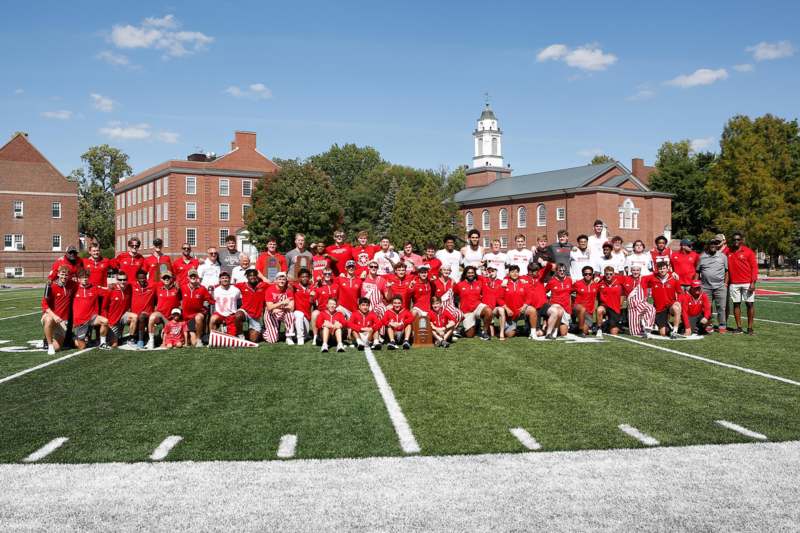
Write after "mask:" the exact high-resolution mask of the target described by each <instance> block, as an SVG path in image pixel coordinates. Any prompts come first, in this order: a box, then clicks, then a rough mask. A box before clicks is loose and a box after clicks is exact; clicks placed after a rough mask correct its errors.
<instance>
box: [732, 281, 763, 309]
mask: <svg viewBox="0 0 800 533" xmlns="http://www.w3.org/2000/svg"><path fill="white" fill-rule="evenodd" d="M728 294H730V295H731V301H732V302H733V303H735V304H738V303H741V302H748V303H752V302H755V301H756V291H751V290H750V284H749V283H731V286H730V287H729V289H728Z"/></svg>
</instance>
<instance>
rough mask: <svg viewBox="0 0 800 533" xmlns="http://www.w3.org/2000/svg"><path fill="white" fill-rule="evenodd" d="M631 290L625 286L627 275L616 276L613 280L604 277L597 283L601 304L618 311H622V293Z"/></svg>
mask: <svg viewBox="0 0 800 533" xmlns="http://www.w3.org/2000/svg"><path fill="white" fill-rule="evenodd" d="M629 292H630V291H629V290H627V289H626V287H625V276H614V277H613V278H611V281H606V280H605V278H603V279H601V280H600V281H599V282H598V283H597V295H598V298H599V299H600V305H602V306H603V307H607V308H608V309H612V310H613V311H614V312H616V313H621V312H622V295H623V294H628V293H629Z"/></svg>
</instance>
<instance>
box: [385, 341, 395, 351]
mask: <svg viewBox="0 0 800 533" xmlns="http://www.w3.org/2000/svg"><path fill="white" fill-rule="evenodd" d="M386 347H387V348H388V349H390V350H396V349H397V345H396V344H395V343H393V342H390V343H389V344H387V345H386Z"/></svg>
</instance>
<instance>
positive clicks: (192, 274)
mask: <svg viewBox="0 0 800 533" xmlns="http://www.w3.org/2000/svg"><path fill="white" fill-rule="evenodd" d="M186 275H187V276H189V277H192V276H198V275H199V274H198V273H197V269H196V268H190V269H189V272H187V273H186Z"/></svg>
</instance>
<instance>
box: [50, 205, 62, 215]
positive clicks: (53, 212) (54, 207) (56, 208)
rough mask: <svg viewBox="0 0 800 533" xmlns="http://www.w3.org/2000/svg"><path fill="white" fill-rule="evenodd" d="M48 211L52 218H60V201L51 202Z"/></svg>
mask: <svg viewBox="0 0 800 533" xmlns="http://www.w3.org/2000/svg"><path fill="white" fill-rule="evenodd" d="M50 212H51V215H52V216H53V218H61V202H53V205H52V206H51V208H50Z"/></svg>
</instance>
